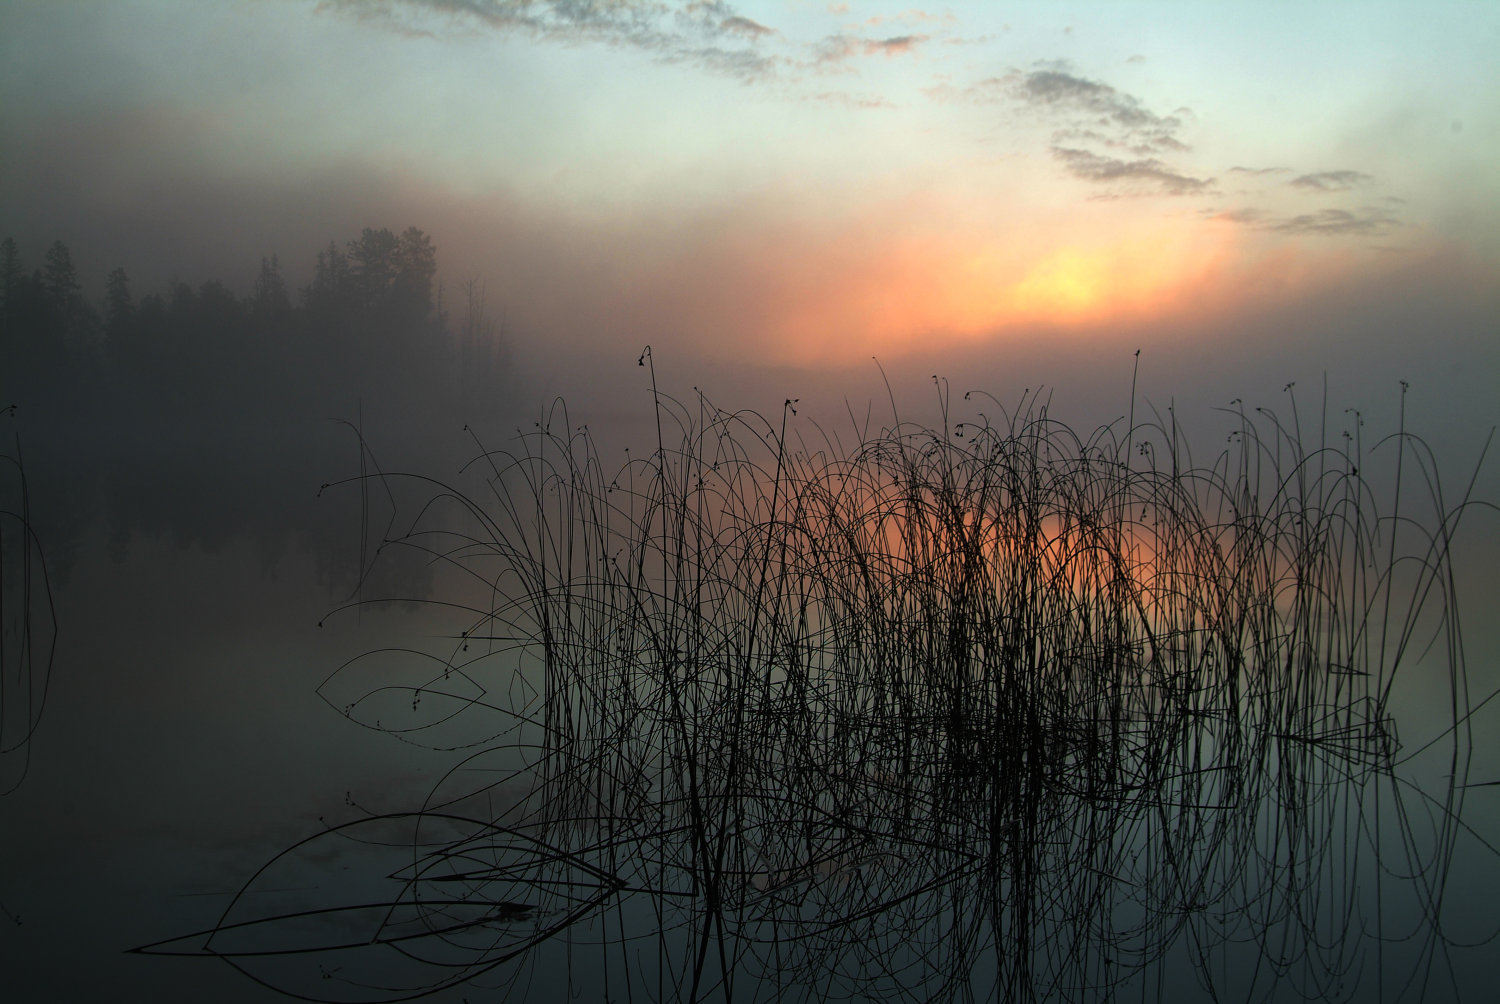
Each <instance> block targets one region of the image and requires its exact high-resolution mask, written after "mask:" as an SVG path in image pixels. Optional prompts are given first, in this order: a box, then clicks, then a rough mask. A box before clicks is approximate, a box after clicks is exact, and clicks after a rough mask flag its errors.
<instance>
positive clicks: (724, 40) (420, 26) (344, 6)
mask: <svg viewBox="0 0 1500 1004" xmlns="http://www.w3.org/2000/svg"><path fill="white" fill-rule="evenodd" d="M321 6H322V7H323V8H326V9H331V10H337V11H341V12H343V13H346V14H348V15H351V16H353V17H356V18H359V19H361V20H364V21H370V22H375V23H379V24H381V25H383V26H385V27H388V28H390V29H392V30H396V31H401V32H404V33H407V34H432V33H433V30H432V26H431V24H430V21H431V19H432V18H433V17H439V18H446V19H447V21H448V22H449V23H450V24H451V25H453V26H469V27H480V28H484V29H486V30H490V31H496V32H508V33H518V34H525V35H530V36H532V37H534V38H538V39H544V40H547V41H553V42H559V43H563V44H577V43H585V42H592V43H599V44H604V45H614V46H620V47H623V48H632V49H639V50H641V51H643V52H647V53H649V54H651V55H652V56H653V57H654V58H657V59H660V60H662V61H663V62H668V63H687V64H691V65H697V66H701V67H703V68H704V69H707V70H709V71H712V72H715V73H720V74H724V75H726V76H732V77H736V78H739V79H741V80H747V81H748V80H757V79H763V78H767V77H770V76H772V75H774V73H775V70H776V63H777V60H776V59H774V58H773V57H769V56H765V55H762V54H761V53H759V52H756V51H755V50H754V49H753V48H731V47H730V46H731V45H732V44H734V43H745V42H748V43H749V44H750V45H751V46H754V45H756V44H757V43H759V42H761V41H762V40H764V39H766V38H768V37H770V36H774V35H777V34H779V33H778V32H777V31H776V30H775V29H774V28H770V27H767V26H766V25H763V24H761V23H759V22H758V21H755V20H752V19H751V18H748V17H745V16H743V15H741V14H739V13H738V12H737V11H736V10H735V8H734V7H733V6H732V5H730V4H727V3H722V2H718V0H694V2H691V3H687V4H678V5H672V4H666V3H659V2H650V0H617V2H613V3H596V2H592V0H323V3H322V4H321ZM424 18H425V21H424Z"/></svg>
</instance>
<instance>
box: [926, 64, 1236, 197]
mask: <svg viewBox="0 0 1500 1004" xmlns="http://www.w3.org/2000/svg"><path fill="white" fill-rule="evenodd" d="M924 93H925V94H926V95H927V96H928V97H930V98H932V99H933V100H934V101H944V102H952V103H963V104H997V103H1001V102H1018V103H1020V104H1021V105H1023V106H1025V107H1028V108H1030V109H1032V110H1034V111H1038V112H1042V113H1045V114H1047V115H1050V116H1054V117H1056V118H1058V119H1060V120H1061V121H1060V122H1059V124H1058V128H1057V129H1056V130H1054V132H1053V134H1052V155H1053V156H1054V157H1056V158H1057V159H1058V160H1059V161H1061V162H1062V163H1063V164H1064V166H1065V167H1066V168H1067V171H1068V173H1069V174H1072V175H1073V176H1074V177H1076V178H1082V179H1083V180H1085V181H1091V182H1096V183H1101V184H1114V185H1123V186H1126V187H1128V188H1130V189H1132V190H1133V194H1137V195H1139V194H1146V193H1153V194H1164V195H1189V194H1194V193H1198V192H1203V191H1205V190H1208V189H1209V188H1210V186H1211V185H1212V184H1213V179H1211V178H1198V177H1194V176H1193V175H1191V174H1189V173H1187V172H1185V171H1183V170H1180V169H1179V168H1177V167H1174V166H1173V165H1171V164H1169V163H1167V162H1166V161H1164V160H1162V159H1161V155H1165V154H1175V153H1183V152H1186V151H1187V150H1189V149H1190V147H1189V146H1188V144H1186V143H1184V142H1183V141H1182V140H1181V139H1180V138H1179V137H1178V135H1177V134H1178V132H1179V130H1181V128H1182V123H1183V118H1182V116H1183V115H1191V112H1190V111H1189V110H1188V109H1186V108H1182V109H1178V110H1177V111H1176V112H1174V113H1173V114H1171V115H1158V114H1156V113H1155V112H1153V111H1151V110H1150V109H1149V108H1147V107H1146V106H1145V105H1144V104H1143V103H1142V102H1141V101H1140V99H1138V98H1136V97H1134V96H1133V95H1130V94H1126V93H1124V92H1123V91H1120V90H1117V89H1116V88H1114V87H1111V86H1110V85H1108V84H1105V83H1102V82H1100V81H1097V80H1089V79H1086V78H1084V77H1080V76H1076V75H1075V74H1073V73H1071V72H1069V71H1068V68H1067V64H1065V63H1048V64H1043V65H1042V67H1041V68H1040V69H1037V70H1033V71H1032V72H1029V73H1021V72H1019V71H1015V72H1012V73H1009V74H1006V75H1005V76H1003V77H987V78H985V79H983V80H980V81H977V82H975V83H973V84H970V85H969V86H968V87H964V88H957V87H954V86H952V85H951V84H941V85H938V86H936V87H930V88H928V89H926V90H925V91H924ZM1120 152H1123V153H1128V154H1131V155H1132V158H1133V159H1124V158H1121V157H1119V156H1115V154H1116V153H1120Z"/></svg>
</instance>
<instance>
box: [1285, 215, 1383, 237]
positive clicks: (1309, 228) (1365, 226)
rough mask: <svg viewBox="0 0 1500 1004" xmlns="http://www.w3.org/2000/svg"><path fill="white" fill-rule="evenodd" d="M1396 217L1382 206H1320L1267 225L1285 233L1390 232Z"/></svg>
mask: <svg viewBox="0 0 1500 1004" xmlns="http://www.w3.org/2000/svg"><path fill="white" fill-rule="evenodd" d="M1395 226H1397V220H1396V218H1395V217H1394V216H1392V215H1391V214H1389V213H1387V212H1385V211H1384V210H1382V209H1360V210H1357V211H1355V212H1350V211H1349V210H1347V209H1320V210H1319V211H1318V212H1316V213H1302V214H1301V215H1298V216H1292V217H1288V218H1286V219H1282V220H1277V221H1275V222H1274V223H1271V224H1270V225H1269V226H1268V227H1267V229H1268V230H1275V231H1277V232H1278V233H1284V234H1325V235H1330V236H1344V235H1354V236H1363V237H1369V236H1376V235H1379V234H1385V233H1389V232H1390V231H1391V230H1392V229H1393V228H1394V227H1395Z"/></svg>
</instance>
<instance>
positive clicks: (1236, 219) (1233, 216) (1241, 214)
mask: <svg viewBox="0 0 1500 1004" xmlns="http://www.w3.org/2000/svg"><path fill="white" fill-rule="evenodd" d="M1202 215H1204V216H1206V217H1207V218H1208V219H1211V220H1223V221H1225V222H1226V223H1244V224H1256V223H1259V222H1261V221H1262V220H1264V219H1265V218H1266V214H1265V213H1263V212H1261V211H1260V210H1259V209H1249V208H1246V209H1205V210H1204V211H1203V214H1202Z"/></svg>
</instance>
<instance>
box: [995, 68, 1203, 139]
mask: <svg viewBox="0 0 1500 1004" xmlns="http://www.w3.org/2000/svg"><path fill="white" fill-rule="evenodd" d="M1012 93H1013V94H1014V95H1015V96H1016V97H1017V98H1019V99H1020V100H1021V101H1022V102H1024V103H1026V104H1029V105H1033V106H1038V107H1044V108H1052V109H1056V110H1058V111H1062V112H1068V113H1073V114H1084V115H1088V116H1090V117H1092V118H1094V119H1095V121H1097V122H1098V123H1099V124H1100V125H1111V126H1114V127H1115V128H1117V129H1120V130H1123V131H1125V132H1127V133H1132V134H1134V133H1145V134H1147V135H1149V136H1158V135H1161V136H1168V137H1170V136H1171V135H1172V134H1173V133H1175V132H1176V131H1177V129H1179V128H1180V127H1181V126H1182V121H1181V120H1180V119H1178V118H1177V117H1176V116H1173V115H1165V116H1163V115H1155V114H1153V113H1152V112H1150V111H1149V110H1147V109H1146V108H1145V107H1143V106H1142V105H1141V103H1140V101H1139V100H1137V99H1136V98H1134V97H1132V96H1130V95H1129V94H1122V93H1121V92H1119V91H1117V90H1115V89H1114V88H1113V87H1110V86H1109V85H1108V84H1101V83H1099V82H1097V81H1093V80H1085V79H1084V78H1082V77H1075V76H1073V75H1072V74H1069V73H1064V72H1061V71H1059V70H1038V71H1036V72H1033V73H1028V74H1026V75H1025V76H1022V77H1019V78H1018V79H1014V80H1013V82H1012Z"/></svg>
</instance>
